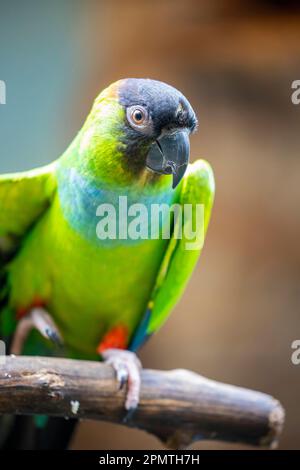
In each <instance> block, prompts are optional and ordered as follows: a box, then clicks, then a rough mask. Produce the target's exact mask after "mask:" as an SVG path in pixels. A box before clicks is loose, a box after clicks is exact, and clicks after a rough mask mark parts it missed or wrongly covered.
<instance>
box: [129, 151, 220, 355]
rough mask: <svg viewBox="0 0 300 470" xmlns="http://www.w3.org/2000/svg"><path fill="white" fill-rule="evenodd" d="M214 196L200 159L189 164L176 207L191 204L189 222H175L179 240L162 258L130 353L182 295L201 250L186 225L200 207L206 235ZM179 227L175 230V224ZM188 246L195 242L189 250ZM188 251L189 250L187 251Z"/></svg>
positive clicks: (198, 236)
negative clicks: (179, 235) (178, 203)
mask: <svg viewBox="0 0 300 470" xmlns="http://www.w3.org/2000/svg"><path fill="white" fill-rule="evenodd" d="M214 193H215V183H214V176H213V172H212V169H211V167H210V165H209V164H208V163H207V162H206V161H204V160H197V161H196V162H195V163H193V164H191V165H189V168H188V170H187V173H186V176H185V177H184V180H183V184H182V188H181V193H180V204H181V207H182V208H183V205H184V204H187V205H191V219H190V220H188V219H187V220H185V219H184V217H183V218H182V220H180V218H179V219H177V226H176V225H175V229H174V233H179V232H178V230H179V228H180V227H181V232H182V237H181V238H179V237H178V236H177V237H175V236H174V235H173V238H171V240H170V243H169V245H168V249H167V251H166V254H165V257H164V259H163V262H162V265H161V268H160V271H159V274H158V277H157V281H156V284H155V287H154V290H153V293H152V296H151V300H150V302H149V304H148V309H147V311H146V313H145V316H144V318H143V320H142V322H141V324H140V325H139V327H138V329H137V331H136V332H135V334H134V337H133V341H132V343H131V345H130V349H131V350H136V349H138V348H139V347H140V346H141V345H142V344H143V343H144V342H145V340H146V339H147V338H148V337H149V336H151V334H153V333H155V332H156V331H157V330H158V329H159V328H160V327H161V326H162V325H163V323H164V322H165V320H166V319H167V318H168V316H169V314H170V312H171V310H172V309H173V307H174V306H175V305H176V303H177V302H178V300H179V299H180V297H181V296H182V294H183V291H184V289H185V287H186V284H187V283H188V281H189V279H190V277H191V274H192V272H193V270H194V268H195V266H196V263H197V261H198V258H199V256H200V254H201V251H202V244H201V238H203V237H201V234H199V233H197V234H195V236H194V238H190V236H191V234H192V232H191V231H187V230H184V229H187V224H189V225H190V224H191V223H192V226H190V227H191V228H195V226H196V224H195V221H196V207H197V206H196V205H197V204H199V205H202V207H203V209H204V214H203V215H204V224H202V232H203V235H205V234H206V231H207V227H208V223H209V219H210V215H211V210H212V206H213V200H214ZM178 224H179V225H180V227H179V225H178ZM191 243H195V245H194V246H193V249H190V248H191V245H190V244H191ZM188 248H189V249H188Z"/></svg>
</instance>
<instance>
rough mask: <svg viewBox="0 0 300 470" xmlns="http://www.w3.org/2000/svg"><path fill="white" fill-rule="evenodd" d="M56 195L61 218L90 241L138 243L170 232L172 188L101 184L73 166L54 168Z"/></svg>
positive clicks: (109, 245)
mask: <svg viewBox="0 0 300 470" xmlns="http://www.w3.org/2000/svg"><path fill="white" fill-rule="evenodd" d="M57 178H58V195H59V201H60V206H61V209H62V213H63V216H64V218H65V219H66V220H67V221H68V223H69V224H70V226H71V227H72V228H73V229H74V230H75V231H76V232H77V233H79V234H80V235H81V236H82V237H84V238H85V239H87V240H89V241H90V242H92V243H93V244H97V245H101V246H103V247H104V246H107V247H111V246H117V245H124V244H125V245H129V244H140V243H142V242H144V241H145V240H148V239H153V238H154V239H158V238H161V236H162V232H163V233H164V237H168V233H169V232H172V220H173V215H174V214H173V212H172V211H169V212H168V208H170V207H171V205H172V204H174V203H175V202H176V193H175V192H174V190H172V188H171V187H170V188H167V189H166V188H165V189H164V190H162V189H160V190H157V191H156V192H154V191H153V192H152V193H151V192H150V191H149V189H148V190H144V189H143V188H141V189H139V188H137V187H135V188H131V187H127V188H117V189H111V188H105V187H103V188H100V187H99V186H100V185H99V186H96V185H95V184H94V183H93V182H91V181H90V180H89V179H88V178H87V177H85V176H82V175H81V174H80V173H79V172H78V171H77V170H76V169H74V168H71V169H65V168H63V169H62V168H60V169H59V170H58V172H57Z"/></svg>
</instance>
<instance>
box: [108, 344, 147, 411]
mask: <svg viewBox="0 0 300 470" xmlns="http://www.w3.org/2000/svg"><path fill="white" fill-rule="evenodd" d="M102 357H103V358H104V360H105V362H106V363H107V364H110V365H111V366H112V367H113V368H114V370H115V372H116V377H117V379H118V381H119V383H120V387H121V388H122V386H123V384H124V383H125V382H126V381H127V396H126V402H125V408H126V410H128V411H129V412H131V411H134V410H135V409H136V408H137V407H138V404H139V400H140V391H141V369H142V365H141V362H140V360H139V359H138V357H137V355H136V354H135V353H133V352H131V351H125V350H122V349H106V350H105V351H103V352H102Z"/></svg>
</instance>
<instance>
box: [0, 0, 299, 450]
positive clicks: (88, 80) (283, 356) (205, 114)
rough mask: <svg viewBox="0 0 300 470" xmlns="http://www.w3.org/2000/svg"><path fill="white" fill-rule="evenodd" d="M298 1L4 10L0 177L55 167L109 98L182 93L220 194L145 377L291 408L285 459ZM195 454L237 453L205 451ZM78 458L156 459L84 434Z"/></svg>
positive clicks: (295, 408) (116, 435)
mask: <svg viewBox="0 0 300 470" xmlns="http://www.w3.org/2000/svg"><path fill="white" fill-rule="evenodd" d="M297 5H299V2H296V1H287V0H286V1H280V0H273V1H271V0H269V1H267V0H265V1H253V0H252V1H250V0H248V1H247V0H246V1H245V0H243V1H242V0H219V1H208V0H207V1H201V2H200V1H197V0H185V1H181V0H160V1H150V0H149V1H147V0H144V1H138V0H127V1H126V2H124V1H117V0H115V1H101V0H98V1H92V0H87V1H85V2H82V1H79V0H64V1H61V0H52V1H51V2H39V1H33V0H27V1H26V2H20V1H15V0H10V1H3V0H0V79H1V80H5V82H6V85H7V104H6V105H5V106H4V105H1V106H0V144H1V147H0V172H6V171H15V170H22V169H29V168H31V167H33V166H36V165H41V164H45V163H47V162H50V161H51V160H53V159H54V158H56V157H57V156H59V155H60V154H61V152H62V151H63V150H64V149H65V148H66V146H67V145H68V144H69V142H70V141H71V139H72V138H73V136H74V135H75V133H76V132H77V131H78V130H79V128H80V126H81V125H82V123H83V120H84V118H85V116H86V114H87V112H88V110H89V108H90V106H91V103H92V100H93V99H94V97H95V96H96V95H97V93H98V92H99V91H100V90H101V89H102V88H103V87H105V86H106V85H108V84H109V83H110V82H112V81H114V80H117V79H119V78H121V77H129V76H131V77H149V78H156V79H159V80H163V81H166V82H169V83H170V84H172V85H174V86H176V87H178V88H179V89H180V90H182V91H183V93H184V94H185V95H187V97H188V98H189V99H190V101H191V102H192V104H193V106H194V108H195V109H196V111H197V113H198V116H199V121H200V127H199V132H198V134H197V135H195V136H194V137H193V139H192V156H193V158H198V157H204V158H206V159H207V160H209V161H210V163H211V164H212V166H213V168H214V170H215V177H216V183H217V196H216V203H215V209H214V213H213V217H212V222H211V226H210V229H209V233H208V239H207V243H206V246H205V250H204V253H203V255H202V258H201V261H200V262H199V264H198V267H197V269H196V271H195V274H194V276H193V278H192V280H191V282H190V284H189V286H188V288H187V290H186V293H185V295H184V297H183V299H182V300H181V302H180V303H179V305H178V306H177V307H176V308H175V310H174V312H173V314H172V316H171V318H170V320H169V321H168V323H167V324H166V326H165V327H164V328H163V329H162V330H161V331H160V333H159V334H157V335H156V336H155V337H154V338H153V339H152V340H151V341H150V342H149V343H148V344H147V346H146V347H145V348H144V350H143V351H142V353H141V358H142V361H143V364H144V366H145V367H151V368H159V369H172V368H189V369H192V370H195V371H196V372H199V373H201V374H204V375H206V376H208V377H211V378H214V379H217V380H219V381H224V382H228V383H232V384H236V385H241V386H245V387H250V388H254V389H258V390H261V391H264V392H267V393H270V394H272V395H274V396H275V397H277V398H278V399H280V400H281V401H282V403H283V405H284V406H285V408H286V412H287V419H286V426H285V430H284V433H283V436H282V440H281V443H280V447H281V448H283V449H287V448H300V435H299V428H300V399H299V396H300V366H298V367H297V366H295V365H292V363H291V353H292V349H291V343H292V341H293V340H295V339H299V338H300V291H299V287H300V249H299V245H300V217H299V203H300V158H299V157H300V137H299V124H300V106H295V105H293V104H292V102H291V98H290V97H291V83H292V81H293V80H295V79H300V10H299V9H298V8H297ZM195 447H196V448H200V449H206V448H214V449H217V448H238V447H240V446H238V445H226V444H219V443H207V442H203V443H198V444H196V445H195ZM72 448H73V449H96V448H97V449H117V448H119V449H143V448H144V449H159V448H161V444H160V443H159V442H158V441H157V440H156V439H154V438H153V437H151V436H149V435H147V434H145V433H143V432H139V431H135V430H129V429H127V428H122V427H121V426H113V425H108V424H104V423H90V422H83V423H81V424H80V427H79V428H78V431H77V433H76V435H75V437H74V439H73V442H72Z"/></svg>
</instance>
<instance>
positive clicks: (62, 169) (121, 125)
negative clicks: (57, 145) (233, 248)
mask: <svg viewBox="0 0 300 470" xmlns="http://www.w3.org/2000/svg"><path fill="white" fill-rule="evenodd" d="M120 83H121V84H122V82H118V83H117V84H114V85H112V86H111V87H110V88H108V89H107V90H105V91H104V92H103V93H102V94H101V95H100V96H99V98H98V99H97V100H96V101H95V104H94V106H93V109H92V112H91V114H90V116H89V117H88V119H87V121H86V123H85V124H84V126H83V128H82V130H81V131H80V133H79V134H78V136H77V137H76V138H75V140H74V142H73V143H72V144H71V146H70V147H69V149H68V150H67V151H66V152H65V154H64V155H63V156H62V157H61V158H60V159H58V160H57V161H56V162H54V163H53V164H51V165H49V166H48V167H45V168H42V169H40V170H35V171H32V172H27V173H20V174H18V175H4V176H2V177H0V252H2V255H3V261H2V266H1V270H2V272H3V273H4V274H6V276H5V277H3V281H2V285H1V290H2V296H3V298H5V302H4V306H3V308H2V315H1V329H2V334H3V335H8V334H11V333H12V332H13V329H14V328H15V325H16V314H17V312H18V311H20V310H22V311H24V310H26V309H30V307H31V306H32V305H34V303H35V302H37V301H41V302H42V303H43V305H45V307H46V308H47V310H48V311H49V313H50V314H51V315H52V317H53V319H54V321H55V323H56V324H57V326H58V327H59V329H60V331H61V334H62V337H63V339H64V343H65V347H66V354H68V355H69V356H71V357H82V358H91V359H93V358H94V359H96V358H97V357H99V356H98V354H97V352H96V350H97V346H98V345H99V343H100V342H101V340H102V339H103V337H104V335H105V334H106V333H107V332H108V331H109V330H111V329H112V328H113V327H114V326H118V325H122V326H125V327H126V329H127V331H128V344H127V346H128V347H129V346H130V344H131V342H132V341H134V340H135V338H136V335H137V334H138V335H141V336H140V337H139V338H138V340H136V341H137V342H136V344H137V345H138V346H139V345H140V344H142V342H143V341H144V339H145V338H146V337H147V336H149V335H150V334H152V333H154V332H155V331H157V330H158V329H159V328H160V326H161V325H162V324H163V323H164V321H165V320H166V318H167V317H168V315H169V313H170V312H171V310H172V308H173V307H174V305H175V304H176V302H177V301H178V300H179V298H180V296H181V295H182V293H183V290H184V288H185V285H186V283H187V281H188V279H189V277H190V275H191V273H192V271H193V269H194V267H195V264H196V262H197V259H198V257H199V254H200V249H198V250H191V251H189V250H186V245H185V243H186V241H187V240H186V239H185V238H184V237H183V239H181V240H176V239H174V237H171V239H170V240H165V239H162V237H161V236H160V237H159V238H158V239H155V240H153V239H147V240H134V241H133V240H118V239H116V240H105V241H103V240H99V238H98V237H97V235H96V229H97V223H98V221H99V218H98V217H97V215H96V210H97V207H98V206H99V204H103V203H110V204H113V205H114V207H116V208H118V207H117V206H118V197H119V196H120V195H121V196H122V195H123V196H127V198H128V204H133V203H140V202H142V203H143V204H144V205H145V206H146V207H149V208H150V207H151V205H152V204H154V203H157V204H160V203H165V204H168V205H171V204H173V203H178V204H181V205H183V204H192V205H193V207H195V205H196V204H204V206H205V209H204V210H205V231H206V229H207V225H208V221H209V218H210V212H211V208H212V204H213V197H214V180H213V174H212V170H211V168H210V166H209V164H208V163H206V162H205V161H203V160H199V161H197V162H195V163H194V164H192V165H190V166H189V168H188V170H187V172H186V174H185V176H184V178H183V180H182V182H181V183H180V184H179V186H177V188H176V189H175V190H173V189H172V183H171V179H172V178H171V176H170V175H169V176H168V175H161V176H159V175H155V174H153V173H152V172H150V171H149V170H148V169H147V168H145V166H143V165H139V162H138V160H137V156H138V155H141V160H142V159H143V155H144V153H145V151H146V147H147V145H148V143H147V142H146V141H143V142H142V143H140V142H139V144H137V145H136V147H135V149H134V150H133V151H132V154H131V155H130V154H129V153H128V152H127V149H128V140H129V139H130V138H131V135H130V134H129V131H128V129H127V127H126V125H125V121H126V115H125V110H124V105H122V104H121V103H120V99H119V88H120V86H121V85H120ZM130 158H131V161H130ZM194 216H195V214H194V215H193V217H194ZM4 279H5V281H4ZM141 325H142V327H141ZM39 340H40V338H39V335H38V334H34V335H33V336H32V337H31V342H32V345H33V346H32V347H31V348H29V349H27V351H29V352H30V353H32V352H35V351H36V353H39V352H40V350H38V349H37V343H38V342H40V344H41V345H46V346H47V341H45V340H41V341H39ZM32 349H33V350H32Z"/></svg>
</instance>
